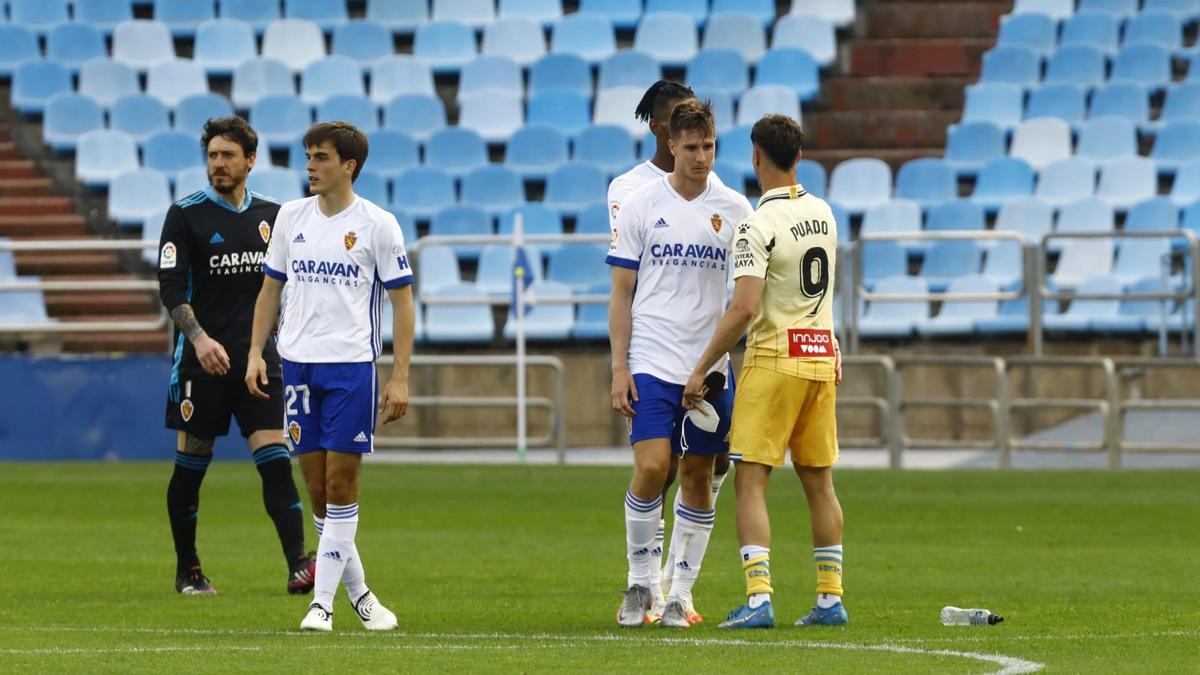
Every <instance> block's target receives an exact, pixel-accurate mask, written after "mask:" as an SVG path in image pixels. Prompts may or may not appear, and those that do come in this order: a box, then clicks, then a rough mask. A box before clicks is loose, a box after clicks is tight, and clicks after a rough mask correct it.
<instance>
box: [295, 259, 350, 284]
mask: <svg viewBox="0 0 1200 675" xmlns="http://www.w3.org/2000/svg"><path fill="white" fill-rule="evenodd" d="M361 272H362V268H361V267H359V266H358V265H353V264H350V263H344V262H332V261H328V260H304V259H302V258H296V259H294V260H292V273H293V274H294V275H295V276H294V277H292V278H294V279H296V280H298V281H303V282H309V283H315V284H336V285H340V286H349V287H351V288H358V285H359V284H360V283H362V280H361V279H360V277H361V276H362V274H361ZM289 280H290V279H289Z"/></svg>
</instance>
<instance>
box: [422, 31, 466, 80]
mask: <svg viewBox="0 0 1200 675" xmlns="http://www.w3.org/2000/svg"><path fill="white" fill-rule="evenodd" d="M413 56H415V57H416V58H417V59H419V60H421V61H424V62H425V63H427V64H429V67H430V68H431V69H433V72H434V73H453V72H457V71H458V70H459V69H460V68H462V67H463V65H464V64H466V63H467V62H468V61H470V60H472V59H474V58H475V33H474V31H472V30H471V28H470V26H467V25H466V24H463V23H459V22H457V21H431V22H430V23H427V24H424V25H422V26H420V27H419V28H417V34H416V37H415V38H414V41H413Z"/></svg>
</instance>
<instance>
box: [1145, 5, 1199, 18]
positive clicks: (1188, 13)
mask: <svg viewBox="0 0 1200 675" xmlns="http://www.w3.org/2000/svg"><path fill="white" fill-rule="evenodd" d="M1142 11H1144V12H1157V11H1163V12H1172V13H1174V14H1175V15H1176V16H1178V17H1179V19H1180V20H1181V21H1195V20H1197V19H1200V3H1197V2H1196V0H1146V4H1145V6H1143V7H1142Z"/></svg>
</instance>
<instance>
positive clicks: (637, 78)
mask: <svg viewBox="0 0 1200 675" xmlns="http://www.w3.org/2000/svg"><path fill="white" fill-rule="evenodd" d="M661 79H662V69H661V68H660V67H659V65H658V61H656V60H655V59H654V57H653V56H651V55H650V54H647V53H646V52H641V51H638V50H636V49H622V50H621V51H619V52H617V53H615V54H613V55H612V56H610V57H608V58H606V59H604V60H603V61H601V62H600V77H599V82H598V85H597V86H598V88H599V89H602V90H603V89H611V88H613V87H637V88H639V89H643V90H645V89H647V88H648V87H649V86H650V85H652V84H654V83H655V82H657V81H658V80H661Z"/></svg>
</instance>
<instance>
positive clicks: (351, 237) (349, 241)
mask: <svg viewBox="0 0 1200 675" xmlns="http://www.w3.org/2000/svg"><path fill="white" fill-rule="evenodd" d="M357 241H358V235H357V234H354V231H353V230H351V231H350V232H347V233H346V236H345V237H342V243H343V244H345V245H346V250H347V251H349V250H350V249H352V248H354V243H355V242H357Z"/></svg>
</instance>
